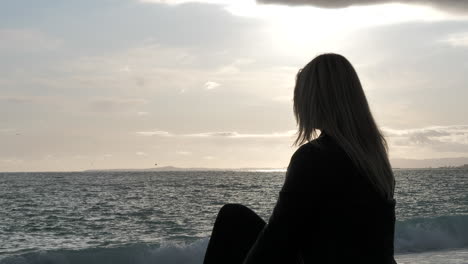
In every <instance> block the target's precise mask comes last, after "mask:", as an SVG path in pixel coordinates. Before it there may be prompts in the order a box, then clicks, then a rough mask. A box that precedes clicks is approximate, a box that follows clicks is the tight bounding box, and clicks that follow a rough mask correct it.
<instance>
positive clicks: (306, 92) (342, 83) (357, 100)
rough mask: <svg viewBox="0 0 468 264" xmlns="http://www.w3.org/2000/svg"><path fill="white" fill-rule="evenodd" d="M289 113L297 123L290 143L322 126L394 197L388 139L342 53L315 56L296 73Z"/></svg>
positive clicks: (311, 136) (302, 139)
mask: <svg viewBox="0 0 468 264" xmlns="http://www.w3.org/2000/svg"><path fill="white" fill-rule="evenodd" d="M296 77H297V78H296V86H295V88H294V116H295V118H296V122H297V125H298V132H297V138H296V140H295V142H294V145H301V144H303V143H305V142H308V141H311V140H312V139H314V138H316V137H317V130H322V131H325V132H326V134H327V135H329V136H330V137H332V138H333V139H334V140H335V141H336V142H337V143H338V145H340V147H341V148H342V149H343V150H344V151H345V152H346V154H347V155H348V156H349V157H350V159H351V160H352V162H353V163H354V164H355V165H356V167H357V168H358V169H359V170H360V171H361V172H362V174H364V175H365V176H366V177H367V178H368V179H369V180H370V182H371V183H372V184H373V186H374V187H375V188H376V189H377V191H378V192H379V193H380V194H381V195H382V196H383V197H384V198H386V199H389V200H390V199H393V194H394V189H395V179H394V176H393V171H392V169H391V166H390V162H389V160H388V155H387V150H388V146H387V142H386V140H385V138H384V137H383V135H382V133H381V132H380V130H379V129H378V127H377V125H376V123H375V121H374V118H373V117H372V113H371V111H370V109H369V105H368V103H367V99H366V96H365V94H364V90H363V89H362V86H361V82H360V81H359V77H358V75H357V73H356V71H355V70H354V67H353V66H352V65H351V63H350V62H349V61H348V60H347V59H346V58H345V57H343V56H341V55H339V54H334V53H325V54H322V55H319V56H317V57H315V58H314V59H313V60H312V61H310V62H309V63H308V64H307V65H306V66H305V67H304V68H302V69H301V70H300V71H299V72H298V74H297V76H296Z"/></svg>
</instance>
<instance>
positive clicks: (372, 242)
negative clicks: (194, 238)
mask: <svg viewBox="0 0 468 264" xmlns="http://www.w3.org/2000/svg"><path fill="white" fill-rule="evenodd" d="M294 115H295V118H296V121H297V124H298V134H297V139H296V141H295V144H296V145H300V147H299V148H298V149H297V150H296V152H295V153H294V154H293V156H292V157H291V160H290V163H289V166H288V169H287V172H286V177H285V181H284V185H283V187H282V189H281V191H280V193H279V199H278V201H277V203H276V206H275V208H274V210H273V213H272V215H271V217H270V219H269V221H268V224H267V223H265V222H264V221H263V220H262V219H261V218H260V217H259V216H258V215H256V214H255V213H254V212H253V211H251V210H250V209H248V208H247V207H245V206H243V205H240V204H227V205H225V206H223V207H222V208H221V210H220V211H219V213H218V216H217V218H216V222H215V224H214V227H213V232H212V235H211V239H210V241H209V244H208V248H207V251H206V255H205V260H204V264H229V263H232V264H234V263H236V264H241V263H244V264H253V263H256V264H258V263H268V264H272V263H320V264H322V263H340V264H342V263H360V264H362V263H373V264H387V263H389V264H391V263H396V262H395V260H394V257H393V254H394V248H393V243H394V226H395V200H394V198H393V193H394V186H395V180H394V177H393V172H392V170H391V166H390V163H389V161H388V157H387V143H386V141H385V139H384V137H383V136H382V134H381V132H380V131H379V129H378V127H377V125H376V123H375V121H374V119H373V117H372V114H371V112H370V109H369V106H368V103H367V99H366V97H365V95H364V91H363V89H362V87H361V83H360V81H359V78H358V76H357V74H356V72H355V70H354V68H353V66H352V65H351V64H350V63H349V61H348V60H347V59H346V58H344V57H343V56H341V55H338V54H330V53H328V54H322V55H320V56H318V57H316V58H314V59H313V60H312V61H311V62H309V63H308V64H307V65H306V66H305V67H304V68H303V69H301V70H300V71H299V73H298V74H297V79H296V86H295V89H294ZM317 130H320V132H321V133H320V136H318V137H317Z"/></svg>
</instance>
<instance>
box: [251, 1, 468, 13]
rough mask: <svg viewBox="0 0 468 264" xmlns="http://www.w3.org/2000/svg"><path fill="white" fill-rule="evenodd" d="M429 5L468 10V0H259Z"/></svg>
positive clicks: (326, 5) (329, 5)
mask: <svg viewBox="0 0 468 264" xmlns="http://www.w3.org/2000/svg"><path fill="white" fill-rule="evenodd" d="M395 2H398V3H403V4H420V5H429V6H432V7H435V8H438V9H442V10H445V11H450V12H454V13H466V12H468V1H460V0H399V1H394V0H257V3H262V4H284V5H310V6H315V7H320V8H345V7H350V6H357V5H375V4H387V3H395Z"/></svg>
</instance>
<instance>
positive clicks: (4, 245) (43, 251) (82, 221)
mask: <svg viewBox="0 0 468 264" xmlns="http://www.w3.org/2000/svg"><path fill="white" fill-rule="evenodd" d="M394 172H395V177H396V181H397V187H396V197H395V198H396V200H397V205H396V211H397V212H396V213H397V224H396V234H395V250H396V252H395V256H396V259H397V262H398V263H413V264H420V263H468V170H462V169H411V170H407V169H396V170H395V171H394ZM284 174H285V173H284V172H282V171H272V172H266V171H174V172H169V171H165V172H162V171H159V172H143V171H141V172H123V171H119V172H115V171H114V172H113V171H95V172H54V173H50V172H47V173H46V172H38V173H0V263H1V264H7V263H15V264H23V263H24V264H27V263H28V264H29V263H41V264H42V263H43V264H46V263H47V264H59V263H60V264H62V263H67V264H75V263H76V264H81V263H86V264H94V263H100V264H105V263H117V264H119V263H122V264H123V263H160V264H166V263H167V264H172V263H174V264H175V263H177V264H201V263H202V261H203V256H204V252H205V249H206V246H207V243H208V238H209V236H210V232H211V229H212V226H213V223H214V220H215V217H216V214H217V212H218V210H219V209H220V208H221V206H222V205H223V204H226V203H242V204H244V205H247V206H248V207H250V208H252V209H253V210H254V211H256V212H257V213H258V214H259V215H260V216H261V217H263V219H265V220H267V219H268V217H269V216H270V214H271V212H272V210H273V207H274V204H275V202H276V199H277V196H278V192H279V190H280V188H281V185H282V183H283V180H284Z"/></svg>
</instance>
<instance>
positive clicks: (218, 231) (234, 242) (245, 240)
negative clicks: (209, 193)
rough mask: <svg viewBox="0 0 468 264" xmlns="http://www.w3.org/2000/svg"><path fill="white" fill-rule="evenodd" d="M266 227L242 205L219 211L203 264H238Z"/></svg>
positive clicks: (228, 205)
mask: <svg viewBox="0 0 468 264" xmlns="http://www.w3.org/2000/svg"><path fill="white" fill-rule="evenodd" d="M265 225H266V223H265V221H263V219H262V218H260V216H258V215H257V214H256V213H255V212H254V211H252V210H250V209H249V208H247V207H245V206H243V205H241V204H226V205H224V206H223V207H222V208H221V210H219V213H218V216H217V217H216V221H215V224H214V228H213V233H212V234H211V238H210V242H209V244H208V248H207V249H206V254H205V261H204V262H203V263H204V264H216V263H217V264H241V263H242V262H243V261H244V259H245V256H246V255H247V253H248V252H249V250H250V249H251V248H252V246H253V244H254V243H255V241H256V240H257V237H258V235H259V234H260V232H261V231H262V230H263V228H264V227H265Z"/></svg>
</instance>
